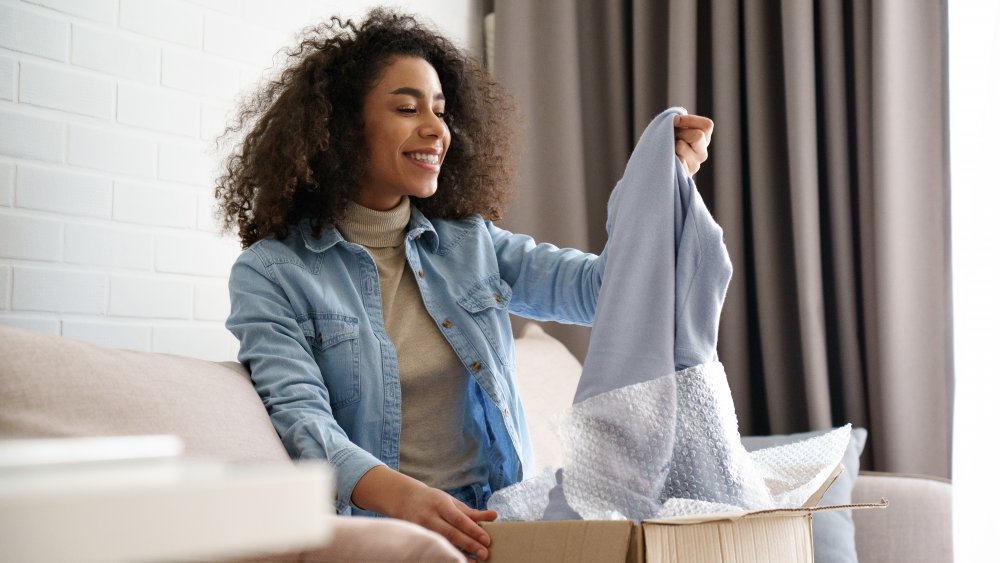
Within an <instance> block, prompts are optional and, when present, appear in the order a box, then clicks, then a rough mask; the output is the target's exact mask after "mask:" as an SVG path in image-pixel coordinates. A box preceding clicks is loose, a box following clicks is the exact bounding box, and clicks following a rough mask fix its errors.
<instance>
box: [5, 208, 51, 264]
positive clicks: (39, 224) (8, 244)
mask: <svg viewBox="0 0 1000 563" xmlns="http://www.w3.org/2000/svg"><path fill="white" fill-rule="evenodd" d="M62 227H63V224H62V222H60V221H56V220H52V219H41V218H39V217H32V216H19V215H13V214H12V213H10V212H8V211H2V212H0V256H5V257H7V258H22V259H25V260H39V261H45V262H55V261H58V260H59V259H60V258H62Z"/></svg>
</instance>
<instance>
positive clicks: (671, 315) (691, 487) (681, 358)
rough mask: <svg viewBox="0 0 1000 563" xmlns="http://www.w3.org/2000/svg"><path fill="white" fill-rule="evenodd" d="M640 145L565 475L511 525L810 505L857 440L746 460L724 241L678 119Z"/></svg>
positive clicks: (533, 486) (500, 497) (617, 215)
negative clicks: (725, 327) (723, 329)
mask: <svg viewBox="0 0 1000 563" xmlns="http://www.w3.org/2000/svg"><path fill="white" fill-rule="evenodd" d="M681 113H683V109H679V108H672V109H670V110H667V111H665V112H663V113H662V114H660V115H659V116H657V117H656V118H655V119H654V120H653V121H652V122H651V123H650V125H649V126H648V127H647V128H646V131H645V132H643V135H642V137H641V138H640V140H639V143H638V144H637V145H636V148H635V150H634V151H633V153H632V157H631V158H630V159H629V162H628V165H627V167H626V169H625V174H624V176H623V177H622V179H621V181H620V182H619V183H618V185H617V186H616V187H615V190H614V192H613V193H612V196H611V201H610V203H609V213H608V244H607V247H606V252H607V256H608V260H607V264H606V267H605V272H604V277H603V280H602V285H601V293H600V296H599V298H598V303H597V310H596V314H595V317H594V328H593V331H592V333H591V342H590V348H589V349H588V352H587V358H586V360H585V362H584V366H583V373H582V374H581V378H580V383H579V386H578V388H577V393H576V397H575V399H574V405H573V407H572V408H571V409H570V411H569V412H568V414H567V415H566V416H565V417H564V420H563V423H562V425H561V426H562V432H563V442H564V451H565V452H566V460H565V467H564V468H563V469H562V470H561V471H559V472H557V473H555V474H551V473H549V474H545V475H543V476H542V477H539V478H536V479H535V480H531V481H526V482H524V483H520V484H518V485H515V486H514V487H509V488H507V489H503V490H501V491H498V492H496V493H495V494H494V495H493V497H492V498H491V500H490V507H491V508H494V509H495V510H497V511H498V512H499V513H500V516H501V518H507V519H528V520H531V519H538V518H545V519H571V518H581V517H582V518H585V519H609V518H610V519H619V518H628V519H635V520H641V519H645V518H652V517H664V516H673V515H684V514H695V513H706V512H718V511H731V510H745V509H764V508H776V507H793V506H800V505H801V504H802V503H803V502H805V500H806V499H807V498H808V497H809V496H810V495H811V494H812V492H813V491H814V490H815V488H816V487H817V486H818V485H819V484H820V483H822V481H823V480H824V479H825V478H826V477H827V476H828V475H829V473H830V471H832V469H833V468H834V467H835V466H836V464H837V463H838V462H839V460H840V459H841V457H842V456H843V453H844V449H845V448H846V447H847V443H848V441H849V439H850V429H849V427H845V428H841V429H838V430H835V431H833V432H831V433H829V434H827V435H825V436H821V437H818V438H814V439H813V440H810V441H806V442H802V443H800V444H796V445H795V446H797V447H796V448H794V449H788V448H787V447H779V448H770V449H768V450H760V451H758V452H755V453H754V454H753V455H751V454H748V453H747V451H746V450H745V449H744V448H743V446H742V444H741V443H740V440H739V432H738V429H737V422H736V413H735V408H734V406H733V402H732V394H731V392H730V390H729V385H728V382H727V380H726V374H725V371H724V369H723V367H722V364H720V363H719V362H718V361H716V360H717V354H716V342H717V338H718V327H719V316H720V314H721V311H722V304H723V301H724V299H725V292H726V288H727V286H728V283H729V279H730V277H731V275H732V265H731V263H730V261H729V256H728V254H727V252H726V248H725V245H724V243H723V240H722V229H721V227H719V225H718V224H717V223H716V222H715V220H714V219H713V218H712V216H711V214H710V213H709V211H708V209H707V208H706V206H705V204H704V201H703V200H702V199H701V196H700V195H699V194H698V191H697V189H696V188H695V185H694V182H693V181H692V180H691V179H690V178H688V177H687V175H686V174H685V172H684V169H683V167H682V166H681V164H680V162H679V161H678V160H677V159H676V158H674V157H673V152H674V150H673V149H674V135H673V133H674V128H673V120H674V118H675V117H676V116H677V115H679V114H681Z"/></svg>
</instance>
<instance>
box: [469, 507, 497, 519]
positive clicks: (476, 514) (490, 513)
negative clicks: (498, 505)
mask: <svg viewBox="0 0 1000 563" xmlns="http://www.w3.org/2000/svg"><path fill="white" fill-rule="evenodd" d="M468 510H469V511H468V512H466V515H467V516H468V517H469V518H472V521H473V522H492V521H494V520H496V519H497V516H498V514H497V511H496V510H473V509H471V508H470V509H468Z"/></svg>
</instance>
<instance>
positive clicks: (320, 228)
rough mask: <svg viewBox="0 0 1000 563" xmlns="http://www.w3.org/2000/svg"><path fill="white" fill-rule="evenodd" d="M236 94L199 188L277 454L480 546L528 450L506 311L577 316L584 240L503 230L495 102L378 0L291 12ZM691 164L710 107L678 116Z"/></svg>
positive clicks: (358, 505) (340, 504) (482, 553)
mask: <svg viewBox="0 0 1000 563" xmlns="http://www.w3.org/2000/svg"><path fill="white" fill-rule="evenodd" d="M290 60H291V62H290V66H289V68H288V69H287V70H285V71H284V72H283V73H282V75H281V76H280V78H279V79H278V80H276V81H275V82H273V83H271V84H270V85H268V86H267V87H266V88H264V89H263V90H262V91H261V92H259V93H258V94H257V96H256V97H255V98H253V99H252V100H251V101H250V102H249V103H248V104H247V105H246V106H245V107H244V108H243V109H242V111H241V113H240V115H239V121H238V124H237V126H236V127H234V128H232V129H231V130H230V131H229V133H230V134H232V133H236V132H239V131H242V130H245V131H246V134H245V137H244V138H243V140H242V143H241V145H240V146H238V147H237V150H236V151H235V152H234V153H233V155H232V156H230V157H229V159H228V162H227V168H226V173H225V174H224V175H223V176H222V177H221V178H220V179H219V182H218V185H217V186H216V196H217V198H218V199H219V201H220V207H221V213H222V216H223V219H224V223H225V226H226V228H230V229H231V228H238V231H239V234H240V237H241V239H242V243H243V245H244V247H245V248H246V250H245V251H244V252H243V254H242V255H241V256H240V258H239V259H238V260H237V262H236V264H235V265H234V266H233V270H232V275H231V277H230V293H231V301H232V313H231V315H230V317H229V320H228V321H227V327H228V328H229V329H230V330H231V331H232V332H233V334H235V335H236V337H237V338H238V339H239V340H240V344H241V346H240V354H239V359H240V361H241V362H243V363H244V364H245V365H246V366H247V367H248V369H249V370H250V372H251V377H252V379H253V382H254V385H255V386H256V388H257V391H258V393H259V394H260V397H261V399H262V400H263V402H264V404H265V406H266V407H267V409H268V412H269V414H270V416H271V420H272V422H273V424H274V426H275V428H276V429H277V431H278V434H279V436H280V437H281V439H282V441H283V443H284V445H285V447H286V449H287V450H288V451H289V453H290V454H291V455H292V456H293V457H299V458H319V459H325V460H328V461H329V462H330V463H331V465H333V466H334V467H335V469H336V488H337V495H338V498H337V510H338V512H340V513H343V514H371V513H376V514H383V515H387V516H391V517H395V518H401V519H404V520H409V521H412V522H416V523H418V524H421V525H423V526H425V527H427V528H429V529H431V530H434V531H436V532H439V533H441V534H442V535H444V536H445V537H446V538H447V539H448V540H449V541H451V542H452V543H453V544H454V545H456V546H457V547H459V548H460V549H462V550H464V551H466V552H467V553H470V554H475V555H476V556H477V557H479V558H480V559H485V558H486V557H487V555H488V552H487V546H488V545H489V537H488V536H487V535H486V533H485V532H484V531H483V530H482V529H481V528H480V527H479V526H477V525H476V522H479V521H483V520H492V519H494V518H495V517H496V514H495V512H493V511H487V510H482V509H483V508H485V505H486V501H487V499H488V498H489V496H490V494H491V493H492V491H495V490H498V489H500V488H502V487H505V486H508V485H510V484H513V483H515V482H518V481H519V480H521V479H523V478H524V477H526V476H528V475H527V474H526V473H528V472H530V471H531V469H530V468H531V467H532V465H533V461H532V453H531V447H530V444H529V442H528V435H527V430H526V428H525V421H524V413H523V411H522V408H521V403H520V401H519V399H518V397H517V392H516V388H515V384H514V368H513V366H514V362H513V357H512V354H513V336H512V333H511V325H510V321H509V317H508V313H515V314H518V315H521V316H525V317H529V318H534V319H545V320H558V321H561V322H570V323H579V324H589V323H590V322H591V320H592V318H593V314H594V307H595V303H596V301H597V294H598V290H599V288H600V279H601V273H602V270H603V263H604V258H603V256H597V255H592V254H586V253H583V252H579V251H576V250H572V249H558V248H555V247H553V246H551V245H547V244H541V245H536V244H535V242H534V241H533V240H532V239H531V238H530V237H527V236H523V235H515V234H512V233H509V232H507V231H504V230H502V229H500V228H498V227H496V226H495V225H493V223H492V221H493V220H496V219H498V218H499V217H500V214H501V210H502V209H503V206H504V203H505V202H506V200H507V198H508V195H509V186H510V180H511V177H512V174H513V171H514V165H513V162H512V155H513V154H514V152H515V151H514V142H513V139H514V133H513V130H512V123H511V121H512V117H513V116H514V113H515V109H514V106H513V104H512V102H511V100H510V98H509V96H508V95H507V94H506V93H505V92H504V91H503V90H502V89H501V88H500V87H499V86H498V85H497V84H496V83H495V82H494V81H493V79H492V78H491V77H490V76H489V74H488V73H486V72H485V71H484V70H483V69H482V67H481V66H480V65H479V64H478V63H476V62H475V61H474V60H473V59H471V58H469V57H467V56H466V55H464V54H463V53H462V52H460V51H459V50H458V49H457V48H455V46H454V45H452V44H451V43H450V42H449V41H448V40H447V39H445V38H443V37H441V36H439V35H437V34H435V33H433V32H431V31H429V30H427V29H425V28H423V27H422V26H420V25H419V24H418V23H417V22H416V21H415V20H414V19H413V18H412V17H409V16H401V15H397V14H393V13H390V12H386V11H381V10H376V11H373V12H371V13H370V14H369V15H368V17H367V18H366V19H365V20H364V21H363V22H361V23H360V24H357V25H355V24H354V23H352V22H350V21H347V22H343V21H341V20H340V19H338V18H333V19H332V20H331V22H330V23H329V24H327V25H323V26H320V27H318V28H316V29H313V30H311V31H310V33H309V34H307V38H306V39H305V40H304V41H303V42H302V43H301V45H300V46H299V47H298V48H297V49H296V50H295V51H294V52H292V53H290ZM677 125H678V128H679V129H678V138H679V139H682V140H683V141H680V142H678V144H677V147H676V151H677V153H678V155H679V156H680V157H681V158H682V160H683V161H684V162H685V166H686V168H687V170H688V171H689V172H690V173H693V172H694V171H695V170H697V168H698V166H699V165H700V163H701V162H703V161H704V160H705V158H707V152H706V149H707V145H708V141H709V136H710V134H711V127H712V124H711V121H709V120H708V119H706V118H701V117H698V116H686V118H685V121H683V122H679V123H678V124H677Z"/></svg>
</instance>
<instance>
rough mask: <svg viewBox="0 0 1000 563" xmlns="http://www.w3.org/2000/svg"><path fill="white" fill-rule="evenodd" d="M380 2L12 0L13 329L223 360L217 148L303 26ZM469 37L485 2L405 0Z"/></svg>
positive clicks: (5, 109) (0, 283)
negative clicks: (245, 98) (236, 112)
mask: <svg viewBox="0 0 1000 563" xmlns="http://www.w3.org/2000/svg"><path fill="white" fill-rule="evenodd" d="M376 3H377V2H374V1H366V0H337V1H333V0H330V1H321V0H299V1H283V2H274V1H272V0H23V1H16V0H0V324H5V325H12V326H17V327H21V328H27V329H29V330H37V331H43V332H48V333H51V334H62V335H64V336H67V337H69V338H75V339H80V340H85V341H88V342H94V343H97V344H102V345H106V346H114V347H120V348H130V349H135V350H151V351H157V352H167V353H175V354H184V355H189V356H195V357H201V358H207V359H213V360H222V359H233V358H234V357H235V354H236V351H237V349H238V346H237V344H236V342H235V339H233V338H232V336H230V335H229V334H228V332H227V331H226V330H225V328H224V321H225V318H226V316H227V315H228V314H229V294H228V289H227V283H226V282H227V277H228V275H229V269H230V267H231V265H232V262H233V260H234V259H235V257H236V256H237V255H238V253H239V250H240V249H239V244H238V242H237V241H236V240H235V238H234V237H232V236H227V237H225V238H220V237H219V235H218V225H217V224H216V219H215V217H214V212H215V209H214V205H215V201H214V198H213V195H212V184H213V179H214V177H215V176H216V174H217V169H218V159H219V158H220V157H219V155H215V154H214V153H213V152H212V148H213V144H214V141H215V138H216V137H217V136H218V135H219V134H220V133H221V132H222V129H223V127H224V125H225V123H226V119H227V117H228V116H230V115H231V114H232V111H233V109H234V107H235V100H236V98H237V97H238V96H239V95H240V93H241V91H242V90H245V89H249V88H252V87H254V86H255V85H256V83H257V82H258V80H259V79H260V77H261V76H262V75H270V74H271V73H272V72H273V69H269V67H271V65H272V59H273V58H274V56H275V54H276V53H277V52H278V51H279V50H280V49H283V48H285V47H288V46H290V45H291V44H292V42H293V39H294V37H295V35H296V34H297V33H299V32H300V31H301V30H302V29H303V28H304V27H306V26H308V25H314V24H315V23H317V22H319V21H321V20H325V19H327V18H328V17H329V16H331V15H333V14H337V15H341V16H350V17H357V16H360V15H362V14H363V13H364V12H365V11H366V10H367V9H368V8H369V7H370V6H372V5H375V4H376ZM389 3H390V4H393V3H395V4H396V5H400V6H402V7H403V9H406V10H411V11H413V10H416V11H418V12H420V13H421V14H422V16H423V17H424V18H425V19H427V20H430V21H432V22H435V23H436V24H437V26H438V28H439V29H442V30H444V31H445V32H446V33H449V34H451V36H452V38H453V39H455V40H456V42H458V43H459V44H463V45H476V44H477V43H478V39H479V38H478V35H477V33H478V28H477V24H476V23H475V22H474V21H472V19H471V16H472V15H475V14H476V13H477V12H476V9H475V6H476V5H478V4H477V0H442V1H436V2H424V3H417V2H411V1H409V0H397V1H396V2H389Z"/></svg>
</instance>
